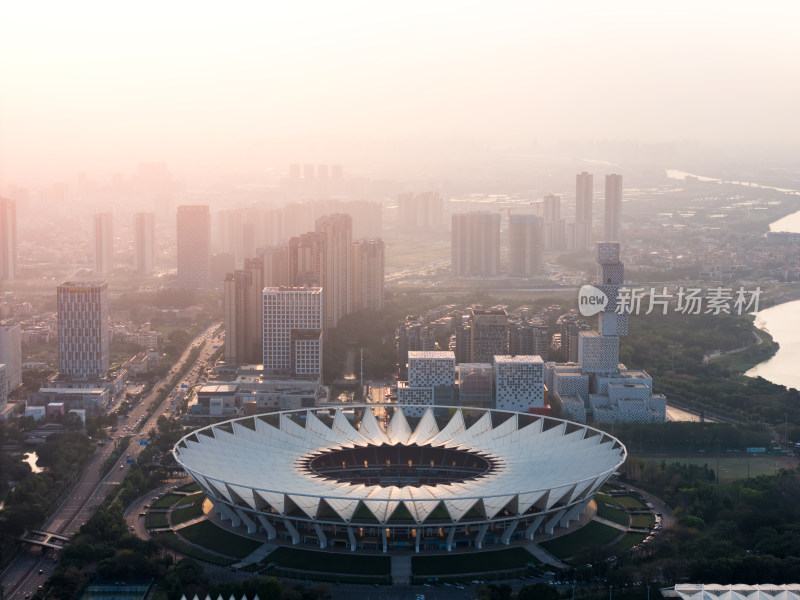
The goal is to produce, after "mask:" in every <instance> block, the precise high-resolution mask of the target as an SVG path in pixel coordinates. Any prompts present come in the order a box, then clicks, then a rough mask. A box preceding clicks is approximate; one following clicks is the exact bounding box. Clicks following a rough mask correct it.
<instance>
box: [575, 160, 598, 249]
mask: <svg viewBox="0 0 800 600" xmlns="http://www.w3.org/2000/svg"><path fill="white" fill-rule="evenodd" d="M593 189H594V177H593V176H592V174H591V173H587V172H586V171H583V172H582V173H578V174H577V175H576V176H575V247H576V248H577V249H584V248H588V247H589V246H590V245H591V244H592V192H593Z"/></svg>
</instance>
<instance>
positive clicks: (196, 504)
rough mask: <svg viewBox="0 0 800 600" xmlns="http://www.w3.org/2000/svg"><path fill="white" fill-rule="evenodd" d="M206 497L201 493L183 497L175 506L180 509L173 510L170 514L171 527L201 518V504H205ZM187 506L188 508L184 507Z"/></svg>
mask: <svg viewBox="0 0 800 600" xmlns="http://www.w3.org/2000/svg"><path fill="white" fill-rule="evenodd" d="M205 499H206V495H205V494H204V493H203V492H200V493H199V494H192V495H191V496H184V499H183V500H181V501H180V502H176V503H175V504H176V505H177V506H179V507H180V508H175V509H173V511H172V513H171V514H170V520H171V521H172V524H173V525H179V524H180V523H185V522H186V521H191V520H192V519H196V518H197V517H202V516H203V502H205ZM187 504H188V506H186V505H187Z"/></svg>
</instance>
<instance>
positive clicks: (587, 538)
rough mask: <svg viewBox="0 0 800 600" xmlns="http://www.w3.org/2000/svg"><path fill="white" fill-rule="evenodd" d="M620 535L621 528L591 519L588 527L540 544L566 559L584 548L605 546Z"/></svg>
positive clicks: (553, 553) (557, 556)
mask: <svg viewBox="0 0 800 600" xmlns="http://www.w3.org/2000/svg"><path fill="white" fill-rule="evenodd" d="M620 535H622V532H621V531H620V530H619V529H615V528H614V527H611V526H610V525H604V524H603V523H598V522H597V521H591V522H590V523H589V524H588V525H587V526H586V527H582V528H581V529H579V530H578V531H574V532H573V533H568V534H567V535H564V536H562V537H559V538H556V539H554V540H549V541H546V542H542V543H541V544H539V545H540V546H541V547H542V548H544V549H545V550H547V551H548V552H549V553H550V554H552V555H553V556H555V557H556V558H560V559H564V558H569V557H570V556H576V555H578V554H579V553H580V552H581V550H583V549H584V548H592V547H596V546H605V545H606V544H609V543H611V542H612V541H613V540H614V538H616V537H619V536H620Z"/></svg>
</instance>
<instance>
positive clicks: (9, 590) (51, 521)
mask: <svg viewBox="0 0 800 600" xmlns="http://www.w3.org/2000/svg"><path fill="white" fill-rule="evenodd" d="M219 326H220V323H214V324H212V325H211V326H209V327H208V328H207V329H206V330H204V331H203V332H201V333H200V334H199V335H198V336H197V337H196V338H195V339H194V340H193V341H192V343H191V344H189V345H188V346H187V348H186V350H185V351H184V353H183V354H182V355H181V357H180V359H178V362H177V363H176V364H175V365H174V366H173V367H172V368H171V369H170V371H169V373H167V375H166V377H165V378H164V379H163V380H161V381H159V382H158V383H156V385H154V386H153V389H152V391H151V392H150V393H149V394H148V395H147V396H146V397H145V398H143V399H142V400H141V401H140V402H139V403H138V404H137V405H136V406H135V407H134V409H133V410H132V411H131V412H130V413H129V414H128V417H127V418H126V419H125V420H124V421H121V422H120V426H119V427H118V428H117V431H116V432H115V436H116V435H124V432H123V433H121V432H120V430H121V429H122V427H128V428H130V429H136V431H132V432H128V433H129V435H131V439H130V445H129V446H128V449H127V450H126V451H125V453H123V454H122V455H121V456H120V457H119V459H118V460H117V462H116V463H115V464H114V465H113V466H112V467H111V469H110V470H109V472H108V474H107V475H106V476H105V477H103V478H102V479H101V475H102V473H101V472H100V471H101V468H102V465H103V463H104V462H105V460H106V459H107V458H108V457H109V455H110V454H111V453H112V451H113V449H114V446H113V444H106V445H104V446H99V447H98V449H97V450H96V451H95V453H94V454H93V455H92V457H91V458H90V459H89V462H88V464H87V466H86V467H85V469H84V470H83V473H81V477H80V480H79V482H78V483H77V484H76V485H75V487H74V488H73V489H72V491H71V492H70V493H69V495H68V496H67V498H66V499H65V500H64V501H63V502H62V503H61V504H60V505H59V506H58V508H56V510H55V511H54V512H53V514H52V515H51V516H50V517H49V518H48V520H47V521H46V522H45V523H44V525H43V526H42V527H41V529H43V530H45V531H52V532H56V533H61V534H63V535H72V534H73V533H75V532H76V531H78V529H80V527H81V525H82V524H83V523H85V522H86V521H87V520H88V519H89V517H90V516H91V515H92V514H93V513H94V511H95V510H96V509H97V507H98V505H99V504H100V503H101V502H102V501H103V499H104V498H105V497H106V495H107V494H108V492H109V490H111V489H112V488H114V487H116V486H119V485H120V483H121V482H122V480H123V479H124V477H125V475H126V474H127V472H128V469H127V460H128V459H135V458H136V457H137V456H138V455H139V453H140V452H141V451H142V449H143V448H144V446H140V445H139V443H138V442H139V441H140V440H145V439H147V438H146V436H147V432H149V431H150V429H153V428H155V427H156V422H157V421H158V417H160V416H161V415H163V414H164V413H165V412H166V411H167V410H168V409H169V403H170V399H169V396H167V398H166V399H165V400H164V402H163V403H162V404H161V406H159V407H158V409H157V410H156V411H155V412H154V413H153V415H152V416H151V417H150V418H149V419H147V420H145V417H146V414H147V407H148V406H149V405H150V403H151V402H152V401H153V400H154V399H155V398H156V395H157V394H158V390H160V389H161V387H162V386H163V385H164V383H165V382H167V381H169V380H170V379H171V378H172V377H173V375H174V374H175V373H177V372H178V371H179V370H180V369H181V368H182V367H183V365H184V364H185V363H186V362H187V361H188V360H189V353H190V351H191V349H192V348H193V347H195V346H196V345H198V344H199V345H201V346H202V350H201V352H200V355H199V356H198V358H197V361H196V362H197V363H202V362H207V361H208V359H209V358H210V357H211V355H212V354H213V353H214V352H215V351H216V350H215V349H214V348H213V346H218V345H220V344H221V343H222V338H221V337H214V336H213V332H214V331H215V330H216V329H217V328H218V327H219ZM198 381H199V375H198V368H197V367H195V368H193V369H191V370H190V371H189V372H188V373H187V374H186V376H185V377H184V378H183V380H182V382H178V384H177V386H176V387H177V388H180V384H181V383H187V384H188V385H189V387H190V388H191V386H192V385H194V384H195V383H198ZM136 423H139V424H140V426H135V425H134V424H136ZM56 565H57V553H56V552H54V551H49V552H48V553H47V554H46V555H45V554H43V553H42V551H41V550H40V549H39V548H37V547H32V548H29V549H27V550H24V551H23V552H21V553H20V555H19V556H17V558H16V559H14V560H13V561H12V562H11V564H10V565H9V566H8V567H7V568H6V569H5V571H3V573H2V577H0V583H2V585H3V586H4V587H5V590H6V598H9V599H11V600H16V599H17V598H19V599H24V598H28V597H30V596H32V595H33V594H34V593H35V592H36V590H37V589H38V588H39V587H40V586H41V585H42V584H43V583H44V581H45V580H46V579H47V578H48V577H49V576H50V575H52V574H53V571H54V570H55V568H56Z"/></svg>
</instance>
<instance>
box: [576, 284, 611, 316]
mask: <svg viewBox="0 0 800 600" xmlns="http://www.w3.org/2000/svg"><path fill="white" fill-rule="evenodd" d="M606 304H608V296H606V295H605V292H603V291H602V290H599V289H597V288H596V287H594V286H593V285H584V286H583V287H581V289H580V291H578V310H579V311H580V312H581V314H582V315H583V316H584V317H591V316H592V315H596V314H597V313H599V312H603V309H604V308H605V307H606Z"/></svg>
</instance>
